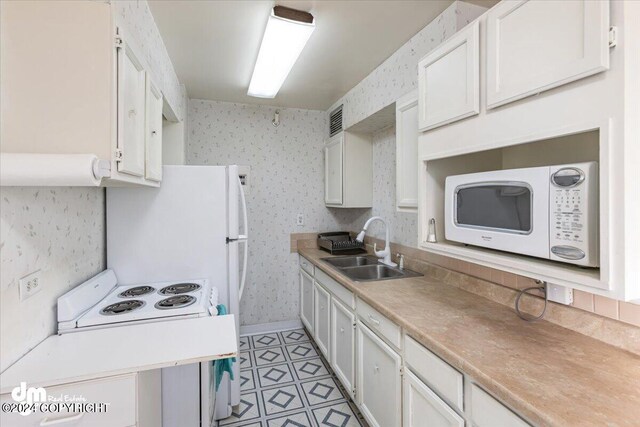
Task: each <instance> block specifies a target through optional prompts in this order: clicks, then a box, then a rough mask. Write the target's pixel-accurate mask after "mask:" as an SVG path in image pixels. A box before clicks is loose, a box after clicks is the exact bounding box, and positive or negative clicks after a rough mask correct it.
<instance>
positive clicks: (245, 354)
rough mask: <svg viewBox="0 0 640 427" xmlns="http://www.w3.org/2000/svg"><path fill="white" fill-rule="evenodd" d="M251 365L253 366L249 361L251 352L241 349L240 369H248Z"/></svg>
mask: <svg viewBox="0 0 640 427" xmlns="http://www.w3.org/2000/svg"><path fill="white" fill-rule="evenodd" d="M252 367H253V362H252V361H251V352H250V351H241V352H240V369H250V368H252Z"/></svg>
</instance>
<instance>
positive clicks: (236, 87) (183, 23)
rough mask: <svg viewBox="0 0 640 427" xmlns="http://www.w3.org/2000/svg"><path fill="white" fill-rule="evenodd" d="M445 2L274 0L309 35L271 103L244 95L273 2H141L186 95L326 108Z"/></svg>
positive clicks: (437, 13) (427, 20)
mask: <svg viewBox="0 0 640 427" xmlns="http://www.w3.org/2000/svg"><path fill="white" fill-rule="evenodd" d="M476 1H477V0H476ZM452 2H453V0H422V1H413V0H396V1H391V0H389V1H345V0H343V1H331V0H315V1H277V4H280V5H283V6H287V7H291V8H294V9H299V10H305V11H308V12H311V13H312V14H313V15H314V17H315V19H316V30H315V31H314V33H313V34H312V35H311V38H310V39H309V42H308V43H307V46H306V47H305V49H304V50H303V51H302V54H301V55H300V57H299V58H298V61H297V62H296V64H295V65H294V66H293V69H292V70H291V73H290V74H289V76H288V77H287V79H286V81H285V83H284V85H283V86H282V88H281V89H280V92H279V93H278V95H277V96H276V98H275V99H260V98H253V97H250V96H248V95H247V88H248V86H249V81H250V80H251V74H252V73H253V67H254V64H255V61H256V58H257V56H258V49H259V48H260V42H261V41H262V35H263V34H264V29H265V26H266V23H267V18H268V16H269V13H270V11H271V8H272V7H273V5H274V2H272V1H189V0H183V1H167V0H155V1H154V0H151V1H149V5H150V7H151V12H152V14H153V16H154V19H155V21H156V23H157V25H158V28H159V29H160V33H161V35H162V38H163V40H164V43H165V45H166V46H167V50H168V52H169V56H170V57H171V61H172V62H173V65H174V67H175V70H176V73H177V74H178V78H179V80H180V81H181V82H182V83H184V84H185V85H186V87H187V93H188V94H189V97H190V98H196V99H211V100H218V101H230V102H241V103H257V104H269V105H275V106H280V107H296V108H305V109H316V110H326V109H327V108H329V107H330V106H331V105H332V104H333V103H334V102H335V101H337V100H338V99H339V98H340V97H341V96H342V95H344V94H345V93H346V92H347V91H348V90H349V89H351V88H352V87H354V86H355V85H356V84H357V83H358V82H359V81H360V80H362V79H363V78H364V77H366V76H367V75H368V74H369V73H370V72H371V71H373V70H374V69H375V68H376V67H377V66H378V65H379V64H381V63H382V62H383V61H384V60H385V59H386V58H388V57H389V56H390V55H391V54H392V53H393V52H394V51H396V50H397V49H398V48H399V47H400V46H402V45H403V44H404V43H405V42H406V41H407V40H409V39H410V38H411V37H412V36H413V35H414V34H416V33H417V32H418V31H420V29H422V28H423V27H424V26H425V25H427V24H428V23H429V22H431V21H432V20H433V19H434V18H435V17H436V16H438V15H439V14H440V13H441V12H442V11H443V10H444V9H446V8H447V7H448V6H449V5H451V3H452Z"/></svg>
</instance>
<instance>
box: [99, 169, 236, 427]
mask: <svg viewBox="0 0 640 427" xmlns="http://www.w3.org/2000/svg"><path fill="white" fill-rule="evenodd" d="M106 203H107V267H108V268H111V269H113V270H114V271H115V272H116V275H117V277H118V281H119V282H120V283H121V284H129V283H142V282H154V281H172V280H187V279H194V278H206V279H208V280H209V281H210V283H211V284H212V286H213V287H215V288H217V290H218V301H219V303H221V304H225V305H226V306H227V309H228V311H229V312H230V313H231V314H234V315H235V319H236V331H239V317H240V316H239V315H240V313H239V307H240V298H241V297H242V292H243V288H244V284H245V278H246V266H247V209H246V202H245V197H244V192H243V189H242V184H241V183H240V180H239V178H238V167H237V166H164V168H163V175H162V183H161V185H160V187H159V188H108V189H107V202H106ZM211 339H212V340H215V339H216V337H215V336H212V337H211ZM167 345H168V346H171V345H180V337H167ZM239 365H240V362H239V361H237V362H236V363H235V364H234V365H233V370H234V378H235V381H229V377H228V375H226V374H225V375H224V379H223V381H222V383H221V384H220V388H219V390H218V392H217V393H215V396H214V394H213V392H212V390H213V386H214V384H213V372H212V370H211V369H210V364H209V363H202V364H192V365H185V366H179V367H173V368H168V369H163V371H162V403H163V427H175V426H180V427H191V426H193V427H195V426H200V425H202V426H203V427H205V426H206V427H209V426H210V425H213V424H215V422H214V419H222V418H226V417H228V416H229V415H231V411H232V406H235V405H238V404H239V403H240V382H239V377H240V375H239V374H240V369H239ZM213 402H215V403H213Z"/></svg>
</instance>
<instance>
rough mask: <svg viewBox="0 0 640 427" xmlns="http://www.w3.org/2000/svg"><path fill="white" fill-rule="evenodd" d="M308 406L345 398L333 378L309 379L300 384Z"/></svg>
mask: <svg viewBox="0 0 640 427" xmlns="http://www.w3.org/2000/svg"><path fill="white" fill-rule="evenodd" d="M301 385H302V390H303V392H304V396H305V398H306V399H307V403H308V404H309V406H316V405H321V404H324V403H330V402H335V401H338V400H345V397H344V395H343V394H342V392H341V391H340V389H339V387H338V384H337V383H336V381H335V380H334V379H333V378H331V377H330V378H323V379H319V380H311V381H308V382H304V383H302V384H301Z"/></svg>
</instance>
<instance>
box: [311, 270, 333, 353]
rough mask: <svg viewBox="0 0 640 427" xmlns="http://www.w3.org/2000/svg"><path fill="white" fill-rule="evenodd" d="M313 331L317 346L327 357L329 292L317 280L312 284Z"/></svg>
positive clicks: (329, 317)
mask: <svg viewBox="0 0 640 427" xmlns="http://www.w3.org/2000/svg"><path fill="white" fill-rule="evenodd" d="M314 289H315V292H314V296H313V298H314V322H313V323H314V324H313V326H314V333H313V336H314V338H315V340H316V343H317V344H318V348H320V351H321V352H322V354H324V357H326V358H327V359H329V333H330V332H329V330H330V325H331V311H330V304H331V294H329V292H327V291H326V290H325V289H324V288H323V287H322V286H320V285H319V284H318V283H317V282H316V283H315V285H314Z"/></svg>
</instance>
